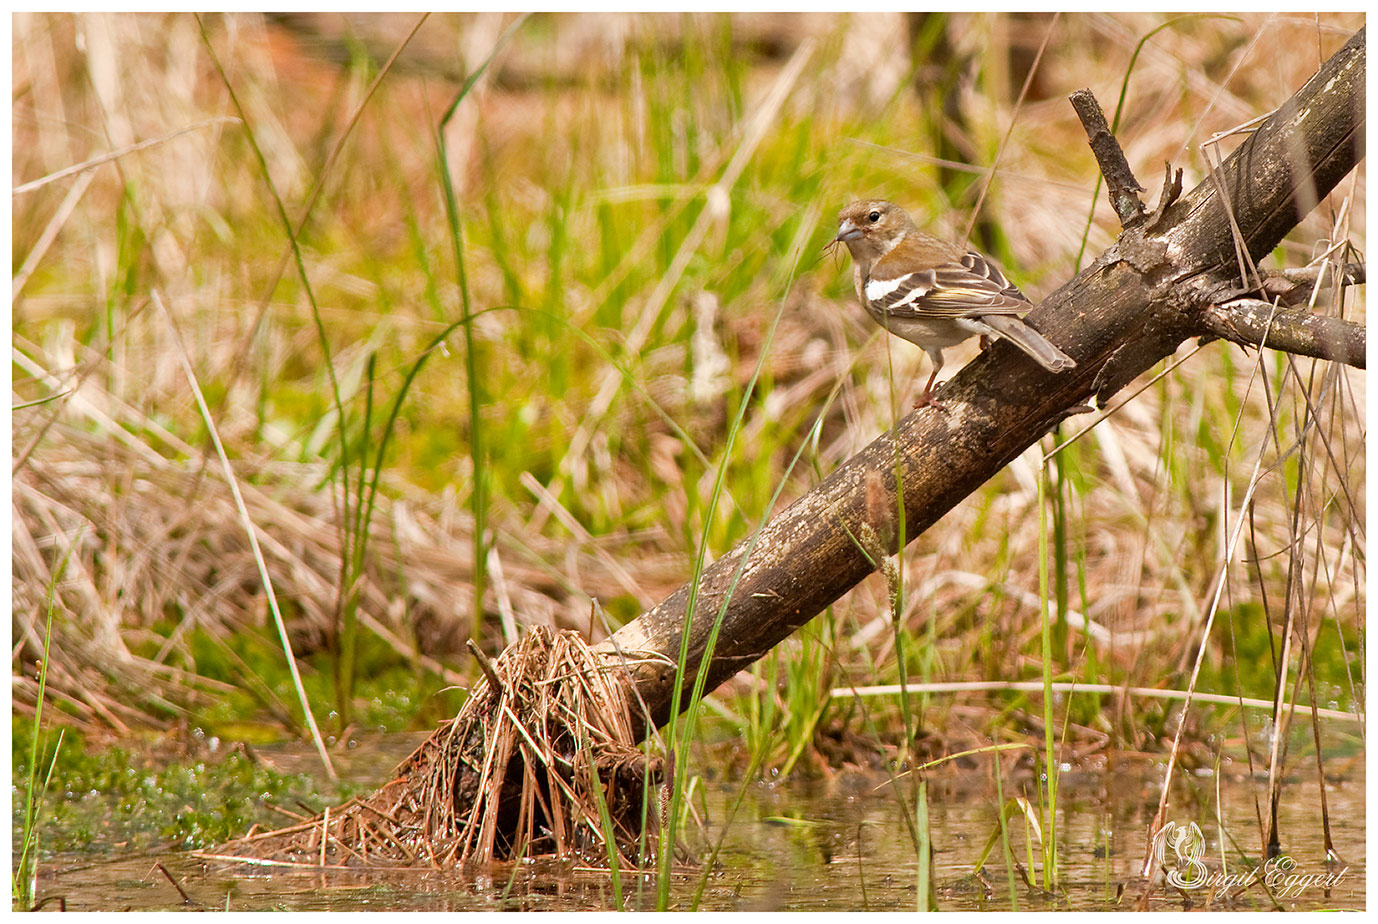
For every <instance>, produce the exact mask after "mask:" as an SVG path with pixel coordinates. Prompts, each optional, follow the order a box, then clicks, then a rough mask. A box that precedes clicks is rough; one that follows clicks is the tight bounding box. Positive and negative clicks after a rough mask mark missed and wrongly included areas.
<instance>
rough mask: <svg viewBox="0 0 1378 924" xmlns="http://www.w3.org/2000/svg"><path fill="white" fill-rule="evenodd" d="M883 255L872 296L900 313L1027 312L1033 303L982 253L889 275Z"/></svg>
mask: <svg viewBox="0 0 1378 924" xmlns="http://www.w3.org/2000/svg"><path fill="white" fill-rule="evenodd" d="M886 269H887V267H885V266H884V262H883V261H882V262H881V263H880V264H877V266H876V268H875V271H874V272H873V273H872V275H871V277H870V278H869V279H867V280H866V284H865V293H866V298H867V300H868V301H869V302H870V303H871V304H872V305H873V306H875V307H876V308H877V309H879V310H881V311H883V312H885V313H886V314H888V315H890V316H891V317H894V318H906V317H907V318H926V317H927V318H931V317H934V316H939V317H947V318H964V317H973V316H978V315H983V314H1023V313H1024V312H1026V311H1028V310H1029V309H1030V308H1032V307H1033V304H1032V303H1030V301H1029V300H1028V299H1027V298H1025V297H1024V293H1022V292H1020V291H1019V288H1018V287H1017V286H1015V285H1014V284H1013V283H1011V282H1010V281H1009V280H1008V279H1006V278H1005V276H1004V274H1003V273H1001V272H1000V270H999V269H998V268H997V267H996V266H995V264H993V263H991V262H990V261H989V260H987V259H986V258H985V257H983V256H982V255H981V254H979V253H976V252H974V251H973V252H970V253H967V254H965V255H963V256H962V258H961V261H960V262H958V263H944V264H942V265H940V266H936V267H934V268H933V269H927V270H919V271H917V272H909V273H901V274H900V275H898V276H893V277H889V278H887V277H886V275H885V270H886Z"/></svg>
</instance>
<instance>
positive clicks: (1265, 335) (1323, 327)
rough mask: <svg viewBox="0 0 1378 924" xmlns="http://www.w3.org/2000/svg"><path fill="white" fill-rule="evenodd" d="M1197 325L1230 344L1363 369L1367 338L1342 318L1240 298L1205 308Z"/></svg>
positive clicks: (1364, 333) (1360, 329)
mask: <svg viewBox="0 0 1378 924" xmlns="http://www.w3.org/2000/svg"><path fill="white" fill-rule="evenodd" d="M1201 323H1202V325H1203V326H1204V327H1205V328H1206V330H1208V331H1210V332H1211V333H1212V334H1214V335H1215V336H1217V337H1221V338H1223V339H1225V340H1229V341H1232V342H1234V343H1239V344H1243V345H1245V346H1253V347H1258V346H1266V347H1269V348H1271V349H1274V350H1282V351H1283V352H1286V353H1296V354H1297V355H1299V356H1312V357H1315V358H1316V359H1329V360H1333V361H1335V362H1340V363H1345V364H1346V365H1349V366H1353V367H1355V368H1356V369H1363V368H1365V364H1364V351H1365V344H1366V341H1367V336H1366V331H1365V329H1364V326H1363V325H1362V324H1355V323H1354V322H1353V321H1346V320H1345V319H1344V318H1332V317H1326V316H1325V315H1319V314H1313V313H1312V312H1310V311H1306V310H1303V309H1299V308H1280V307H1278V306H1276V305H1273V304H1271V303H1269V302H1263V301H1259V300H1258V299H1254V298H1241V299H1237V300H1235V301H1232V302H1226V303H1224V304H1222V305H1210V306H1208V307H1207V308H1206V309H1205V310H1204V311H1203V312H1202V313H1201Z"/></svg>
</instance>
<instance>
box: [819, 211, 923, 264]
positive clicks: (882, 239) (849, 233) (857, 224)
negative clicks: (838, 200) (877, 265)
mask: <svg viewBox="0 0 1378 924" xmlns="http://www.w3.org/2000/svg"><path fill="white" fill-rule="evenodd" d="M914 230H916V229H915V227H914V222H912V221H911V220H910V219H909V216H908V215H906V214H905V213H904V209H902V208H900V207H899V206H898V205H895V203H893V202H886V201H885V200H884V199H863V200H860V201H858V202H853V203H852V204H851V205H849V206H847V207H846V208H844V209H843V210H842V211H841V213H839V214H838V216H837V237H835V238H833V241H834V242H840V243H843V244H846V245H847V249H848V250H850V251H851V252H852V259H853V260H856V261H858V262H863V263H866V264H867V265H869V264H871V263H873V262H875V261H876V260H879V259H880V258H881V257H883V256H885V254H887V253H888V252H889V251H890V249H891V248H892V247H894V246H895V245H896V244H898V243H899V242H900V240H901V239H902V238H903V237H904V236H905V234H906V233H908V232H911V231H914Z"/></svg>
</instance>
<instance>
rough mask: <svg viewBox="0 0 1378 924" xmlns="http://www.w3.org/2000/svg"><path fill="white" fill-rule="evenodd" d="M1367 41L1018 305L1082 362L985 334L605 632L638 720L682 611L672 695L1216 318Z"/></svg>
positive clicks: (1278, 220)
mask: <svg viewBox="0 0 1378 924" xmlns="http://www.w3.org/2000/svg"><path fill="white" fill-rule="evenodd" d="M1364 48H1365V42H1364V31H1363V30H1360V31H1359V32H1358V33H1356V34H1355V35H1354V36H1353V37H1352V38H1351V39H1350V40H1349V42H1348V43H1347V44H1346V45H1345V46H1344V47H1343V48H1341V49H1340V50H1339V51H1338V52H1336V53H1335V55H1334V56H1333V57H1332V58H1331V59H1330V60H1329V61H1327V62H1326V63H1325V65H1324V66H1323V67H1322V68H1321V70H1320V71H1319V72H1318V73H1317V74H1316V75H1315V76H1314V77H1313V78H1312V79H1311V80H1310V81H1308V82H1307V84H1306V85H1305V86H1303V87H1302V88H1301V89H1300V90H1298V91H1297V93H1296V94H1294V95H1293V96H1292V98H1291V99H1289V100H1288V101H1287V102H1286V103H1285V104H1284V105H1282V106H1281V107H1280V108H1279V109H1278V110H1277V111H1275V112H1274V113H1273V114H1272V116H1270V117H1269V118H1268V119H1267V120H1266V121H1265V122H1263V123H1262V124H1261V125H1260V126H1259V127H1258V129H1257V131H1255V133H1254V134H1253V135H1252V136H1251V137H1250V138H1249V139H1248V140H1246V141H1245V142H1244V144H1242V145H1241V146H1240V147H1239V148H1238V149H1237V150H1236V151H1235V152H1234V153H1233V154H1231V155H1230V156H1229V157H1228V158H1227V159H1226V160H1225V162H1224V163H1223V164H1221V165H1220V167H1219V169H1218V170H1217V171H1215V175H1214V176H1211V177H1208V178H1207V179H1206V180H1205V181H1204V182H1202V183H1201V184H1200V185H1198V186H1197V187H1196V188H1195V189H1192V190H1191V191H1190V192H1188V193H1186V194H1185V195H1184V196H1182V197H1181V198H1176V195H1175V188H1174V187H1173V186H1172V184H1169V186H1168V190H1167V192H1166V193H1165V195H1164V201H1163V202H1161V203H1160V204H1159V207H1158V209H1157V210H1155V213H1154V214H1153V215H1151V216H1149V215H1145V214H1143V213H1142V211H1141V210H1138V209H1135V208H1133V207H1132V206H1131V205H1129V204H1128V203H1117V204H1116V210H1117V212H1118V213H1119V214H1121V215H1122V216H1126V218H1125V220H1126V228H1125V231H1124V233H1123V234H1122V235H1121V237H1120V239H1119V240H1118V241H1117V242H1116V243H1115V244H1114V246H1112V247H1111V248H1110V249H1108V250H1107V251H1105V253H1103V254H1101V256H1100V257H1099V258H1098V259H1097V260H1096V261H1095V263H1093V264H1092V265H1091V266H1089V267H1088V268H1087V269H1086V270H1085V271H1084V272H1082V273H1080V274H1079V275H1077V276H1076V277H1075V278H1074V279H1072V280H1071V281H1069V282H1068V283H1067V284H1066V285H1064V286H1062V287H1061V288H1060V289H1058V290H1057V291H1056V292H1054V293H1053V294H1052V295H1050V296H1049V297H1048V298H1047V299H1046V300H1044V302H1043V303H1042V304H1041V305H1040V306H1039V307H1038V308H1037V309H1035V310H1034V311H1033V312H1032V313H1031V314H1030V315H1029V319H1028V320H1029V322H1030V323H1032V324H1033V326H1034V327H1036V328H1038V329H1039V330H1040V331H1042V332H1043V333H1044V334H1045V335H1046V336H1047V337H1048V338H1049V339H1050V340H1052V341H1053V342H1054V343H1055V344H1057V345H1059V346H1060V347H1061V348H1062V349H1063V350H1064V351H1065V352H1067V353H1068V354H1069V355H1071V356H1072V357H1073V358H1074V359H1075V360H1076V361H1077V366H1076V368H1075V369H1072V370H1070V371H1068V372H1064V373H1061V374H1053V373H1049V372H1047V371H1045V370H1043V369H1041V368H1040V367H1039V366H1037V365H1036V364H1035V363H1033V362H1032V361H1030V360H1028V359H1027V358H1025V357H1024V356H1023V355H1022V354H1021V353H1019V352H1018V350H1016V349H1014V348H1013V347H1011V346H1010V345H1009V344H1006V343H1003V342H997V343H995V344H993V345H992V346H991V347H990V348H989V349H987V350H986V351H985V352H984V353H983V354H982V355H981V356H979V357H978V358H977V359H975V360H974V361H972V362H971V363H970V364H968V365H967V367H966V368H965V369H963V370H962V371H961V372H960V373H959V374H957V375H956V376H955V377H954V378H953V379H952V380H951V381H949V382H948V383H947V384H946V385H945V386H944V387H943V388H942V389H941V391H942V396H941V397H942V400H943V401H944V402H946V404H947V405H948V410H947V411H942V410H938V409H934V408H923V409H921V410H918V411H915V412H913V413H911V414H909V415H907V416H906V417H905V418H904V419H902V420H901V421H900V422H899V424H898V425H897V426H896V427H895V428H894V429H893V430H891V431H890V432H888V433H884V434H882V435H881V436H879V437H878V438H877V439H876V440H875V441H874V442H872V443H871V444H870V445H869V446H867V447H866V448H865V449H863V450H862V451H861V452H860V453H858V454H857V455H856V456H854V457H853V458H852V459H850V460H848V461H847V462H846V463H844V464H843V465H841V466H840V467H838V468H837V469H836V470H835V471H834V472H833V473H832V474H831V475H829V476H828V477H827V478H825V479H824V480H823V481H822V482H821V483H820V484H819V485H818V486H817V487H815V488H813V489H812V490H811V491H809V492H808V493H807V494H805V495H804V496H803V497H800V498H799V499H798V500H797V501H795V502H794V503H793V504H792V505H791V506H790V507H789V508H788V509H787V510H785V511H784V512H783V513H781V514H779V515H778V516H776V517H775V518H774V519H772V520H771V521H770V522H769V523H767V524H766V525H765V526H764V527H763V528H762V529H761V530H760V531H759V533H758V534H755V535H753V536H751V537H749V538H748V539H747V540H746V541H745V542H743V543H741V544H740V545H738V546H737V547H736V548H735V549H733V550H732V551H731V552H729V553H727V554H726V555H724V556H723V557H722V558H720V559H718V560H717V561H716V562H714V563H713V564H712V565H711V566H710V567H708V568H707V569H705V571H704V573H703V575H702V576H701V579H700V581H699V584H698V588H697V595H696V600H695V605H694V612H693V614H692V620H690V619H689V618H688V615H689V614H687V610H688V605H689V599H690V594H691V589H692V588H691V587H690V586H689V585H686V586H684V587H681V588H680V589H679V590H678V591H676V592H675V593H674V594H672V595H671V596H670V597H669V598H667V599H666V600H664V601H663V602H662V603H660V604H659V605H658V606H656V607H655V608H654V609H652V610H650V611H649V612H647V613H645V614H643V615H642V616H640V617H639V618H638V619H636V620H634V621H633V622H631V623H628V624H627V625H626V626H624V627H622V628H621V629H620V630H618V631H617V632H616V633H614V634H613V635H612V637H611V638H609V639H608V640H607V641H605V642H604V643H603V644H602V646H601V647H602V648H603V649H604V650H606V651H617V652H620V653H621V654H622V655H623V657H624V659H625V660H624V663H625V664H626V670H627V671H628V672H629V679H630V681H631V683H632V684H633V685H634V686H635V689H636V692H637V693H638V694H639V696H640V700H641V702H642V703H643V704H644V707H645V710H646V712H645V715H643V716H639V717H637V719H636V720H637V721H639V722H641V723H642V726H643V727H642V729H641V730H642V731H644V730H645V728H644V725H646V724H648V723H649V724H653V725H660V724H662V723H663V722H665V721H666V720H667V719H668V718H669V713H670V709H671V702H672V694H673V691H674V681H675V665H674V661H675V659H676V658H677V657H678V654H679V650H680V640H681V632H682V631H683V628H684V626H685V624H686V622H689V623H690V625H689V630H688V631H689V639H688V663H687V669H686V671H685V674H684V676H683V678H682V680H681V683H682V689H683V690H684V693H685V695H684V696H682V697H681V699H680V704H681V708H682V707H684V706H687V704H688V702H689V695H688V694H689V691H690V690H691V688H692V685H693V683H694V679H695V676H696V675H697V674H698V672H699V671H702V670H706V671H707V677H706V684H705V687H704V689H705V690H712V689H713V688H715V687H716V686H717V685H718V684H719V683H721V682H722V681H723V680H725V679H727V678H728V677H730V676H731V675H732V674H734V673H736V672H737V671H739V670H741V669H742V668H744V667H746V666H748V665H749V664H751V663H752V662H753V661H755V660H757V659H758V658H760V657H762V656H764V655H765V654H766V653H767V652H768V651H769V650H770V649H771V648H772V647H773V646H774V645H775V644H776V643H777V642H779V641H780V640H782V639H784V638H785V637H786V636H788V635H789V634H791V633H792V632H794V630H795V629H797V628H799V627H800V626H802V625H803V624H804V623H806V622H808V621H809V620H810V619H812V618H813V617H814V616H815V615H816V614H817V613H819V612H820V611H821V610H822V609H823V608H824V607H826V606H828V605H829V604H830V603H832V602H833V601H834V600H836V599H837V598H838V597H840V596H841V595H842V594H844V593H846V592H847V591H848V590H849V589H850V588H852V587H853V586H854V585H855V584H857V583H858V582H859V581H861V580H862V579H863V578H865V577H866V576H867V575H869V574H870V573H871V572H872V571H874V570H876V568H877V565H878V563H879V561H880V560H881V557H882V556H883V555H888V554H893V553H895V552H896V551H898V550H899V549H901V548H903V546H904V545H905V544H907V543H908V542H910V541H912V540H913V539H914V538H916V537H917V536H918V535H920V534H921V533H922V532H923V531H924V530H926V529H927V528H928V527H930V526H932V525H933V524H934V523H935V522H937V520H938V519H939V518H940V517H941V516H942V515H943V514H945V513H946V512H947V511H948V510H950V509H951V508H952V507H953V506H954V505H956V504H957V503H958V502H959V501H961V500H962V499H963V498H964V497H966V496H967V495H969V494H970V493H972V492H973V491H975V490H976V489H977V488H979V487H980V486H981V484H983V483H984V482H985V481H987V480H988V479H989V478H991V477H992V476H993V475H995V474H996V473H997V472H999V471H1000V469H1001V468H1003V467H1004V466H1005V465H1006V464H1008V463H1009V462H1010V461H1011V460H1013V459H1014V458H1015V457H1017V456H1018V455H1019V454H1020V453H1021V452H1023V451H1024V450H1025V449H1027V448H1028V447H1029V446H1030V445H1032V444H1034V443H1035V442H1037V441H1038V440H1039V438H1041V437H1042V436H1043V434H1045V433H1046V432H1047V431H1048V430H1049V429H1050V428H1051V427H1052V426H1053V425H1054V424H1055V423H1057V422H1058V421H1059V420H1061V419H1063V418H1064V417H1066V416H1067V415H1069V414H1071V413H1076V412H1077V411H1078V410H1080V409H1082V408H1081V406H1082V405H1083V404H1084V402H1086V401H1087V399H1088V398H1090V397H1091V396H1093V395H1094V396H1096V397H1098V398H1099V399H1100V400H1101V401H1102V402H1104V401H1105V400H1106V399H1108V398H1109V396H1110V395H1112V394H1114V392H1116V391H1118V390H1119V389H1120V388H1121V387H1123V386H1124V385H1126V384H1128V383H1129V382H1130V381H1131V380H1132V379H1133V378H1134V377H1136V376H1137V375H1138V374H1139V373H1141V372H1143V371H1145V370H1147V369H1149V368H1150V367H1152V366H1153V365H1154V364H1155V363H1157V362H1159V361H1160V360H1161V359H1163V358H1164V357H1166V356H1169V355H1171V354H1172V352H1173V351H1174V350H1175V349H1176V348H1177V346H1178V345H1179V344H1180V343H1181V342H1182V341H1183V340H1185V339H1187V338H1188V337H1192V336H1200V335H1211V336H1214V335H1216V333H1215V331H1216V327H1215V326H1214V322H1213V321H1212V320H1211V319H1210V318H1209V317H1208V315H1207V312H1208V309H1210V308H1211V306H1213V305H1215V304H1216V303H1217V302H1218V301H1219V300H1221V299H1222V298H1223V297H1224V296H1223V293H1226V292H1230V293H1233V295H1232V297H1237V296H1238V294H1239V292H1240V291H1241V286H1242V285H1243V286H1249V285H1250V284H1251V282H1252V280H1248V281H1246V280H1245V278H1244V277H1245V274H1250V273H1251V270H1250V269H1249V268H1247V267H1245V266H1244V265H1243V263H1244V261H1243V260H1242V259H1241V254H1243V253H1247V255H1248V256H1249V257H1250V258H1252V259H1253V260H1257V259H1259V258H1261V257H1262V256H1263V255H1264V254H1266V253H1268V252H1269V251H1270V250H1271V249H1272V248H1273V247H1274V246H1275V245H1276V244H1277V243H1278V242H1279V241H1280V240H1281V239H1282V237H1283V235H1285V234H1286V233H1287V232H1288V231H1290V230H1291V229H1292V228H1293V227H1294V226H1295V225H1296V224H1297V222H1298V221H1299V220H1300V219H1301V218H1302V217H1303V216H1305V215H1306V214H1307V213H1308V212H1309V211H1310V210H1311V209H1312V208H1314V207H1315V206H1316V205H1317V204H1318V203H1319V202H1320V200H1321V199H1323V198H1324V197H1325V196H1326V195H1327V194H1329V192H1330V191H1331V190H1332V189H1333V188H1334V187H1335V186H1336V185H1337V184H1338V183H1339V182H1340V180H1341V179H1343V177H1344V176H1345V175H1346V174H1347V173H1348V172H1349V171H1350V170H1351V169H1352V168H1353V167H1354V166H1355V164H1356V163H1358V161H1359V159H1360V158H1361V157H1362V144H1363V135H1364V72H1365V65H1364ZM1102 144H1103V140H1102ZM1130 180H1131V181H1132V177H1130ZM1176 188H1180V187H1176ZM1112 189H1119V190H1121V191H1124V190H1126V189H1128V186H1127V182H1126V181H1125V180H1124V179H1123V178H1120V179H1118V180H1117V182H1116V184H1115V185H1114V186H1113V187H1112ZM1174 199H1175V201H1174ZM1122 206H1123V208H1122ZM1236 228H1237V229H1238V233H1239V236H1240V237H1239V239H1241V240H1242V241H1243V247H1242V249H1241V248H1237V246H1236V240H1237V238H1236V236H1235V229H1236ZM1351 327H1353V326H1351ZM1348 333H1349V334H1350V335H1352V334H1353V333H1354V331H1353V330H1350V331H1348ZM1358 336H1359V337H1360V338H1362V328H1359V329H1358ZM1346 342H1348V343H1352V342H1353V341H1352V337H1351V339H1350V340H1347V341H1346ZM1358 342H1359V343H1360V344H1362V339H1360V340H1359V341H1358ZM1268 345H1271V344H1268ZM1351 349H1352V346H1351ZM1360 352H1362V349H1361V348H1360ZM719 614H721V628H720V631H719V634H718V638H717V642H716V647H715V650H713V651H712V652H711V653H710V652H708V651H707V650H706V649H707V643H708V640H709V636H710V633H711V630H712V628H713V625H714V622H715V620H716V619H717V618H718V617H719Z"/></svg>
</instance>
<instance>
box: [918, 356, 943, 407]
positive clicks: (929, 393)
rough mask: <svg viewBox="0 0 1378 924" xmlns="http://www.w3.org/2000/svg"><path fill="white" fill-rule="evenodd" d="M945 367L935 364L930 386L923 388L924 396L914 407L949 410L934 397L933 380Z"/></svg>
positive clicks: (921, 396)
mask: <svg viewBox="0 0 1378 924" xmlns="http://www.w3.org/2000/svg"><path fill="white" fill-rule="evenodd" d="M942 367H943V364H942V363H934V365H933V374H932V375H930V376H929V377H928V384H927V385H925V386H924V387H923V394H922V395H920V396H919V400H917V401H915V402H914V407H915V408H916V409H917V408H921V407H936V408H937V409H938V410H940V411H945V410H947V405H946V404H944V403H943V402H941V401H939V400H938V399H937V398H935V397H933V380H934V379H936V378H937V377H938V370H939V369H941V368H942Z"/></svg>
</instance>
